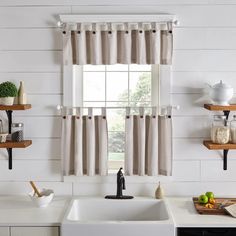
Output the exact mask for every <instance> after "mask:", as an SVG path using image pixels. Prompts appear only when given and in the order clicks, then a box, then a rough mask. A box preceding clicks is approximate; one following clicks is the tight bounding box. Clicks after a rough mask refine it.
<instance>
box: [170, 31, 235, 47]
mask: <svg viewBox="0 0 236 236" xmlns="http://www.w3.org/2000/svg"><path fill="white" fill-rule="evenodd" d="M235 41H236V29H235V28H207V29H204V28H175V29H174V49H217V50H219V49H227V50H230V49H236V43H235Z"/></svg>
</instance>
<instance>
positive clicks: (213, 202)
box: [208, 198, 216, 205]
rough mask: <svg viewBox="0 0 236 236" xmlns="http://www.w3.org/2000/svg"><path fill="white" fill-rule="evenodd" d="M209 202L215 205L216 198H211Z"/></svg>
mask: <svg viewBox="0 0 236 236" xmlns="http://www.w3.org/2000/svg"><path fill="white" fill-rule="evenodd" d="M208 202H209V203H211V204H213V205H214V204H215V203H216V200H215V199H214V198H209V199H208Z"/></svg>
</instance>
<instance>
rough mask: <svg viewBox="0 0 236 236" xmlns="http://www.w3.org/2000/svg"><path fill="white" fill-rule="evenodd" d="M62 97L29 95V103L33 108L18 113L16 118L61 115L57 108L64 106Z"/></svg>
mask: <svg viewBox="0 0 236 236" xmlns="http://www.w3.org/2000/svg"><path fill="white" fill-rule="evenodd" d="M61 101H62V96H61V95H28V96H27V102H28V103H29V104H31V105H32V108H31V109H29V110H25V111H18V112H17V113H15V116H50V115H59V114H60V113H59V112H58V110H57V108H56V106H57V105H61V104H62V102H61Z"/></svg>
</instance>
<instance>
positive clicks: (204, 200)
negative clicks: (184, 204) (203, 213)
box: [198, 194, 208, 204]
mask: <svg viewBox="0 0 236 236" xmlns="http://www.w3.org/2000/svg"><path fill="white" fill-rule="evenodd" d="M198 202H199V203H202V204H205V203H208V197H207V196H206V195H205V194H202V195H200V196H199V197H198Z"/></svg>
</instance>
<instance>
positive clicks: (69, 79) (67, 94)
mask: <svg viewBox="0 0 236 236" xmlns="http://www.w3.org/2000/svg"><path fill="white" fill-rule="evenodd" d="M60 20H61V22H62V23H70V24H73V22H140V21H144V22H153V21H155V22H176V23H177V21H176V17H175V15H169V14H158V15H60ZM152 66H153V67H155V68H154V69H152V73H154V74H152V78H158V80H153V79H152V88H156V89H157V91H159V93H158V95H157V93H153V92H152V102H153V104H152V105H153V106H158V107H159V110H160V108H161V107H166V106H170V105H171V80H172V79H171V75H172V74H171V71H172V67H171V66H170V65H152ZM157 72H159V73H158V75H156V74H155V73H157ZM82 74H83V69H82V66H77V69H76V70H74V68H73V65H63V99H62V102H63V106H67V107H80V106H83V84H82V80H83V75H82ZM156 96H158V97H156ZM154 101H155V102H154ZM88 178H89V180H88ZM157 178H158V177H157ZM91 179H93V180H91ZM102 179H103V181H104V177H103V178H102V177H101V176H100V177H99V176H94V177H92V178H91V177H87V176H83V177H80V178H78V177H75V176H69V177H67V176H64V181H68V182H71V181H72V182H82V183H86V182H87V181H88V182H90V183H91V181H92V183H93V182H94V183H100V182H101V181H102ZM154 179H156V178H154ZM154 179H153V177H148V176H143V177H140V178H138V179H137V176H127V180H128V182H132V183H141V182H142V183H143V181H145V182H153V181H154ZM155 181H156V180H155ZM105 182H113V179H112V180H111V176H107V178H106V179H105Z"/></svg>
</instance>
